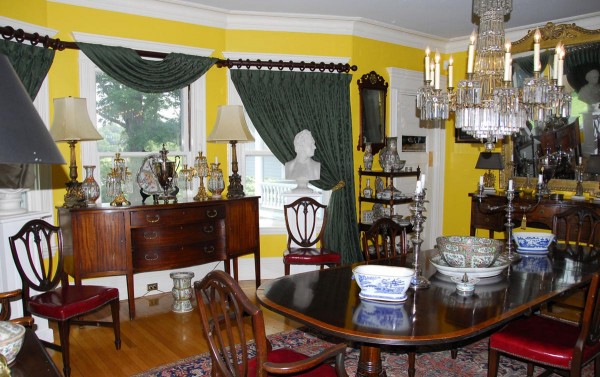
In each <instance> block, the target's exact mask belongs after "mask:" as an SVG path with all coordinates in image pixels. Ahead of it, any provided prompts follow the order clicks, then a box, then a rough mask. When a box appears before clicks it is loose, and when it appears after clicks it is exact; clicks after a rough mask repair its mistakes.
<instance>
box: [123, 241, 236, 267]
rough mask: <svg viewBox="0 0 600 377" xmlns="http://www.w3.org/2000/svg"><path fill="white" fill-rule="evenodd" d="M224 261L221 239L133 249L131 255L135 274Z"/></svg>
mask: <svg viewBox="0 0 600 377" xmlns="http://www.w3.org/2000/svg"><path fill="white" fill-rule="evenodd" d="M225 259H226V255H225V245H224V242H223V240H222V239H217V240H212V241H206V242H197V243H194V244H187V245H177V246H175V245H172V246H163V247H153V248H145V249H136V248H135V247H134V249H133V254H132V263H133V270H134V271H135V272H142V271H156V270H165V269H173V268H180V267H187V266H194V265H197V264H203V263H208V262H216V261H222V260H225Z"/></svg>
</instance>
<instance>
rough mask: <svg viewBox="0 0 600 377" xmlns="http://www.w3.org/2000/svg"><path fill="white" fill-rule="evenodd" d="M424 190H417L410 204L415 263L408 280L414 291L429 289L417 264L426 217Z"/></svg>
mask: <svg viewBox="0 0 600 377" xmlns="http://www.w3.org/2000/svg"><path fill="white" fill-rule="evenodd" d="M426 202H427V201H426V200H425V188H422V189H421V190H418V189H417V191H416V192H415V194H414V196H413V202H412V204H411V206H410V207H409V208H410V211H411V212H412V213H413V215H412V217H411V219H410V222H411V224H412V226H413V234H412V237H411V242H412V244H413V254H414V256H415V262H414V264H413V267H414V269H415V272H414V275H413V277H412V279H411V280H410V285H411V287H413V288H414V289H421V288H429V285H430V283H429V280H427V278H425V277H424V276H423V275H422V270H421V267H420V263H419V253H420V251H421V244H422V243H423V240H422V239H421V232H422V231H423V223H424V222H425V219H426V217H425V216H423V212H425V205H424V204H425V203H426Z"/></svg>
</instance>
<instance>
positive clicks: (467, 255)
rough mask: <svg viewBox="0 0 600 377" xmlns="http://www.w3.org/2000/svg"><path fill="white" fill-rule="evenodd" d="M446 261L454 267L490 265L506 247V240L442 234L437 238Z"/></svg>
mask: <svg viewBox="0 0 600 377" xmlns="http://www.w3.org/2000/svg"><path fill="white" fill-rule="evenodd" d="M436 242H437V247H438V249H439V252H440V255H441V256H442V258H443V259H444V261H445V262H446V263H447V264H448V265H449V266H452V267H471V268H482V267H489V266H491V265H492V264H493V263H494V262H495V261H496V258H497V257H498V255H499V254H500V252H501V251H502V249H503V247H504V242H502V241H500V240H495V239H491V238H483V237H473V236H442V237H437V238H436Z"/></svg>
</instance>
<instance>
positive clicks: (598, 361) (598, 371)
mask: <svg viewBox="0 0 600 377" xmlns="http://www.w3.org/2000/svg"><path fill="white" fill-rule="evenodd" d="M594 376H600V356H596V358H595V359H594Z"/></svg>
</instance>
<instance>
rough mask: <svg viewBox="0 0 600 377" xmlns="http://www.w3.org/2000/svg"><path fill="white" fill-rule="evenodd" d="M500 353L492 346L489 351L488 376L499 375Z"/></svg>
mask: <svg viewBox="0 0 600 377" xmlns="http://www.w3.org/2000/svg"><path fill="white" fill-rule="evenodd" d="M499 361H500V355H499V354H498V351H496V350H493V349H491V348H490V350H489V353H488V377H496V376H497V375H498V362H499Z"/></svg>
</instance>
